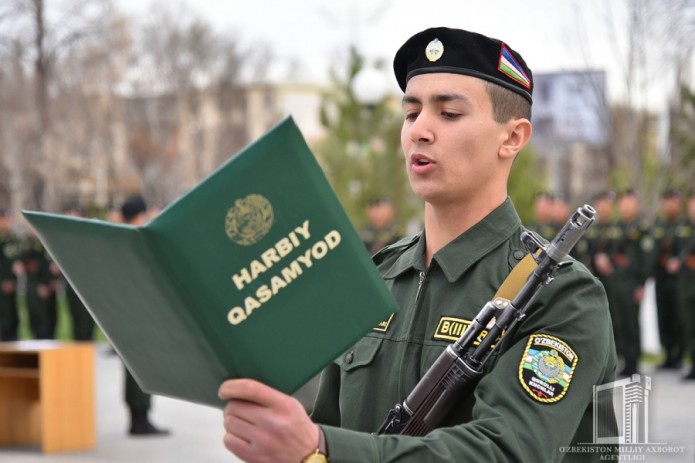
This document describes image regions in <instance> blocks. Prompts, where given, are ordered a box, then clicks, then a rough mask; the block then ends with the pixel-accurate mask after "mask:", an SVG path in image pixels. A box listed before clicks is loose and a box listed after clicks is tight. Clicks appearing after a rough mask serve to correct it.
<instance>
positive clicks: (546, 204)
mask: <svg viewBox="0 0 695 463" xmlns="http://www.w3.org/2000/svg"><path fill="white" fill-rule="evenodd" d="M554 201H555V196H554V195H553V194H551V193H549V192H547V191H539V192H538V193H536V198H535V199H534V202H533V218H534V220H533V222H531V223H529V224H528V225H527V228H528V229H529V230H532V231H535V232H536V233H538V234H539V235H541V236H542V237H543V238H545V239H547V240H551V239H553V238H554V237H555V235H556V234H557V231H558V230H557V227H556V226H555V224H554V222H553V202H554Z"/></svg>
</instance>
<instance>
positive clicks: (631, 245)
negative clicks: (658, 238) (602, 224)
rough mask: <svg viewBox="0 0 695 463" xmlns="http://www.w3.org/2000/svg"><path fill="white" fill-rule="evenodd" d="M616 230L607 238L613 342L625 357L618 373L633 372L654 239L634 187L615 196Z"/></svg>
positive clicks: (636, 358)
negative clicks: (610, 267)
mask: <svg viewBox="0 0 695 463" xmlns="http://www.w3.org/2000/svg"><path fill="white" fill-rule="evenodd" d="M618 215H619V217H618V233H616V236H615V239H614V240H613V241H612V242H611V250H610V258H611V263H612V266H613V269H614V271H613V281H612V285H611V291H612V297H611V304H612V305H614V307H612V310H613V313H614V315H615V316H614V319H613V323H614V328H615V342H616V345H617V347H618V354H619V355H620V356H622V357H623V359H624V360H625V365H624V366H623V369H622V370H621V371H620V373H619V375H620V376H628V377H629V376H632V375H633V374H635V373H637V372H638V370H637V368H638V363H639V357H640V354H641V351H642V349H641V345H640V324H639V309H640V304H641V302H642V298H643V297H644V283H645V281H646V280H647V278H648V277H649V274H650V270H651V267H652V262H653V250H654V240H653V239H652V237H651V234H650V232H649V225H648V224H647V223H646V222H645V221H644V220H643V219H642V217H640V200H639V193H638V192H637V190H634V189H628V190H625V191H623V192H622V193H620V195H619V196H618Z"/></svg>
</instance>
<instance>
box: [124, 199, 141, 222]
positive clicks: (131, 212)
mask: <svg viewBox="0 0 695 463" xmlns="http://www.w3.org/2000/svg"><path fill="white" fill-rule="evenodd" d="M145 211H147V204H146V203H145V199H144V198H143V197H142V196H140V195H133V196H131V197H129V198H128V199H126V200H125V202H124V203H123V205H122V206H121V215H122V216H123V220H125V221H126V222H130V221H131V220H132V219H133V218H135V217H137V216H138V215H139V214H143V213H144V212H145Z"/></svg>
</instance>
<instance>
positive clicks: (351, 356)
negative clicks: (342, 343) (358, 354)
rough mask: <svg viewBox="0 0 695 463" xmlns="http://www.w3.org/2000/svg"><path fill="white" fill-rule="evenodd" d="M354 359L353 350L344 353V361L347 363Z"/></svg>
mask: <svg viewBox="0 0 695 463" xmlns="http://www.w3.org/2000/svg"><path fill="white" fill-rule="evenodd" d="M354 359H355V352H354V351H350V352H348V353H347V354H345V363H347V364H348V365H349V364H351V363H352V361H353V360H354Z"/></svg>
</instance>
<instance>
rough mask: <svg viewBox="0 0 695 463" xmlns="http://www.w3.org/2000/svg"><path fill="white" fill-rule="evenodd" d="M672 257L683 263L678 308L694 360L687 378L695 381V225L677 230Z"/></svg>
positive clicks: (679, 278) (688, 347)
mask: <svg viewBox="0 0 695 463" xmlns="http://www.w3.org/2000/svg"><path fill="white" fill-rule="evenodd" d="M671 255H672V257H675V258H678V259H679V260H680V262H681V267H680V271H679V273H678V278H677V285H678V291H677V293H678V308H679V311H680V315H681V319H682V320H683V339H684V340H685V342H684V347H685V349H686V350H687V351H688V352H689V353H690V358H691V359H692V365H691V370H690V373H689V374H688V375H687V376H686V378H688V379H695V284H693V282H695V223H693V222H691V221H686V222H685V223H683V224H681V225H680V226H679V227H678V228H677V229H676V239H675V240H674V245H673V247H672V249H671Z"/></svg>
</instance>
